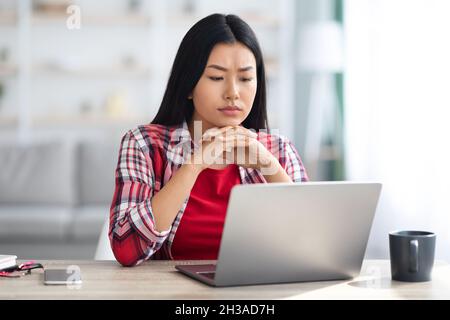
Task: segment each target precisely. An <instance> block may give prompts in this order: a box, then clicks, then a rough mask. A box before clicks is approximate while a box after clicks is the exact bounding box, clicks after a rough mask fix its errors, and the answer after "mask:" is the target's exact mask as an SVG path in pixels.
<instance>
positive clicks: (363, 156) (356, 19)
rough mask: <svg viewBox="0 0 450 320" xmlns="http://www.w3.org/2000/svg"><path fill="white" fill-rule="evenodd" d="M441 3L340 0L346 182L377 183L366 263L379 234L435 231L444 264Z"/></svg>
mask: <svg viewBox="0 0 450 320" xmlns="http://www.w3.org/2000/svg"><path fill="white" fill-rule="evenodd" d="M449 12H450V1H446V0H395V1H392V0H347V1H346V2H345V8H344V23H345V25H344V27H345V42H346V45H345V49H346V73H345V85H344V87H345V89H344V90H345V92H344V100H345V110H346V111H345V120H344V121H345V141H346V161H347V168H346V170H347V174H348V175H347V178H348V180H376V181H380V182H382V183H383V190H382V196H381V202H380V203H379V207H378V211H377V215H376V217H375V221H374V225H373V227H372V232H371V236H370V239H369V246H368V251H367V257H368V258H387V257H388V256H389V254H388V253H389V251H388V249H389V244H388V232H389V231H392V230H396V229H420V230H430V231H434V232H436V233H437V242H436V244H437V245H436V255H437V258H440V259H445V260H447V261H450V235H449V234H450V41H449V39H450V19H449V18H448V13H449Z"/></svg>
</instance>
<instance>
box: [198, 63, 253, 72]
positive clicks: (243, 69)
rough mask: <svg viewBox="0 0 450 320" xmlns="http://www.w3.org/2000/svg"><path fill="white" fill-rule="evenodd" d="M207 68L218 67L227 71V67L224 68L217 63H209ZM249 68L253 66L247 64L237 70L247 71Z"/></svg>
mask: <svg viewBox="0 0 450 320" xmlns="http://www.w3.org/2000/svg"><path fill="white" fill-rule="evenodd" d="M207 68H214V69H218V70H221V71H228V69H227V68H224V67H222V66H219V65H217V64H211V65H209V66H207ZM250 69H253V67H252V66H248V67H243V68H239V69H238V71H248V70H250Z"/></svg>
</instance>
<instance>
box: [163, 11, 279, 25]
mask: <svg viewBox="0 0 450 320" xmlns="http://www.w3.org/2000/svg"><path fill="white" fill-rule="evenodd" d="M239 16H240V17H241V18H242V19H243V20H244V21H245V22H247V23H248V24H249V25H250V26H251V27H255V28H256V27H272V28H273V27H279V25H280V20H279V19H278V18H277V17H270V16H262V15H258V14H242V15H239ZM201 18H204V16H200V15H196V14H183V13H178V14H170V15H169V16H168V19H167V20H168V21H169V22H170V23H171V24H172V25H186V24H192V23H193V22H196V21H199V20H200V19H201Z"/></svg>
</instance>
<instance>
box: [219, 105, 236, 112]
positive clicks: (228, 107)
mask: <svg viewBox="0 0 450 320" xmlns="http://www.w3.org/2000/svg"><path fill="white" fill-rule="evenodd" d="M219 110H221V111H222V110H229V111H233V110H241V108H239V107H238V106H226V107H222V108H219Z"/></svg>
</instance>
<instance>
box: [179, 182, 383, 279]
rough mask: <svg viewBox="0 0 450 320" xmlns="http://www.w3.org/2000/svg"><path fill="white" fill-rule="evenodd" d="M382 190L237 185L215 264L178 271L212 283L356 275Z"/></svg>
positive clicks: (351, 185)
mask: <svg viewBox="0 0 450 320" xmlns="http://www.w3.org/2000/svg"><path fill="white" fill-rule="evenodd" d="M380 192H381V184H380V183H363V182H308V183H299V184H287V183H269V184H250V185H237V186H235V187H234V188H233V189H232V190H231V195H230V201H229V205H228V209H227V215H226V220H225V225H224V230H223V234H222V241H221V245H220V250H219V257H218V260H217V263H216V264H203V265H177V266H176V269H178V270H179V271H181V272H182V273H184V274H186V275H188V276H190V277H192V278H194V279H197V280H200V281H202V282H204V283H206V284H208V285H211V286H237V285H252V284H265V283H284V282H301V281H324V280H340V279H350V278H353V277H356V276H358V275H359V273H360V270H361V266H362V262H363V258H364V254H365V250H366V246H367V241H368V239H369V233H370V229H371V225H372V221H373V218H374V215H375V211H376V207H377V203H378V199H379V196H380Z"/></svg>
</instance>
